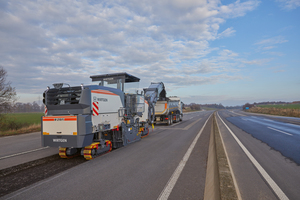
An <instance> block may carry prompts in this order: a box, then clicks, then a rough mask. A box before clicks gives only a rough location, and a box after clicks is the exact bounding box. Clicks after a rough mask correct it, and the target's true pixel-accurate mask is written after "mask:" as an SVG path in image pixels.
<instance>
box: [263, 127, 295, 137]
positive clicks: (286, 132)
mask: <svg viewBox="0 0 300 200" xmlns="http://www.w3.org/2000/svg"><path fill="white" fill-rule="evenodd" d="M268 128H269V129H272V130H274V131H278V132H280V133H284V134H286V135H291V136H293V134H290V133H287V132H284V131H281V130H278V129H276V128H272V127H268Z"/></svg>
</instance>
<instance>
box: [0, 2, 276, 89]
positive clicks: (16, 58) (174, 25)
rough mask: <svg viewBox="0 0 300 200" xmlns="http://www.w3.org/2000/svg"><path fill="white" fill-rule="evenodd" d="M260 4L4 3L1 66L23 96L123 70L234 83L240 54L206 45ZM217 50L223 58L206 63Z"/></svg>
mask: <svg viewBox="0 0 300 200" xmlns="http://www.w3.org/2000/svg"><path fill="white" fill-rule="evenodd" d="M258 4H259V1H255V0H248V1H243V2H240V1H235V2H234V3H230V4H227V5H222V3H221V1H218V0H214V1H206V0H200V1H194V0H187V1H181V0H153V1H146V0H128V1H120V0H111V1H101V2H98V1H88V0H86V1H72V0H65V1H59V0H50V1H46V0H40V1H21V0H14V1H9V2H1V6H0V16H1V17H0V64H1V65H2V66H4V67H5V68H6V69H7V70H8V75H9V78H10V80H11V81H12V82H13V85H14V86H15V87H16V88H17V91H18V92H21V93H41V91H43V89H44V88H45V87H46V86H47V85H51V83H53V82H68V83H70V84H72V85H78V84H80V83H82V82H83V83H85V82H89V76H90V75H93V74H101V73H111V72H120V71H127V72H129V73H132V74H134V75H136V76H139V77H141V78H145V79H146V81H148V82H150V81H152V80H157V81H159V80H164V81H165V82H166V83H169V84H170V85H172V86H174V87H177V86H182V85H200V84H207V83H215V82H218V81H220V80H225V81H230V80H235V79H237V78H238V76H234V75H228V74H226V73H227V72H228V71H231V72H232V71H234V70H236V69H235V68H236V67H237V66H238V65H239V64H238V63H241V62H240V61H239V62H236V61H233V60H230V59H232V58H236V57H238V54H237V53H235V52H232V51H230V50H228V49H224V50H223V49H216V48H211V47H210V45H209V43H210V41H213V40H218V39H222V38H224V37H230V36H232V35H234V33H235V30H234V28H233V27H229V28H225V30H224V31H220V25H221V24H224V22H225V21H226V20H227V19H229V18H235V17H240V16H244V15H245V14H246V13H247V12H249V11H251V10H253V9H255V8H256V7H257V6H258ZM261 42H262V43H266V44H267V43H268V45H274V44H271V42H263V41H261ZM275 44H276V43H275ZM260 45H262V44H260ZM213 51H218V52H219V54H218V56H217V57H214V58H212V59H211V60H207V59H206V56H207V55H209V54H210V53H212V52H213ZM205 59H206V60H205ZM187 68H189V71H188V69H187ZM158 74H159V75H160V76H159V77H158V76H157V75H158ZM195 74H197V75H198V76H196V75H195ZM203 74H205V75H207V76H203V77H202V76H201V75H203ZM158 79H159V80H158ZM175 79H177V81H174V80H175Z"/></svg>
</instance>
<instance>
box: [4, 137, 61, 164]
mask: <svg viewBox="0 0 300 200" xmlns="http://www.w3.org/2000/svg"><path fill="white" fill-rule="evenodd" d="M57 153H58V149H57V148H49V147H42V145H41V133H40V132H36V133H29V134H23V135H15V136H8V137H0V170H1V169H5V168H8V167H12V166H15V165H19V164H22V163H26V162H29V161H32V160H36V159H39V158H44V157H46V156H50V155H54V154H57Z"/></svg>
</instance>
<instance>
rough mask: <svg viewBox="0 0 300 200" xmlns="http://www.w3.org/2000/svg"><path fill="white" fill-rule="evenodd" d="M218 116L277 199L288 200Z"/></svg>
mask: <svg viewBox="0 0 300 200" xmlns="http://www.w3.org/2000/svg"><path fill="white" fill-rule="evenodd" d="M217 114H218V117H219V118H220V120H221V121H222V122H223V124H224V125H225V127H226V128H227V129H228V131H229V132H230V133H231V135H232V137H233V138H234V139H235V141H236V142H237V143H238V144H239V145H240V147H241V148H242V149H243V151H244V152H245V154H246V155H247V156H248V158H249V159H250V161H251V162H252V163H253V165H254V166H255V167H256V169H257V170H258V171H259V172H260V174H261V175H262V176H263V177H264V179H265V180H266V181H267V183H268V184H269V185H270V187H271V188H272V190H273V191H274V192H275V194H276V195H277V196H278V198H279V199H282V200H288V199H289V198H288V197H287V196H286V195H285V194H284V192H283V191H282V190H281V189H280V187H279V186H278V185H277V184H276V183H275V181H274V180H273V179H272V178H271V177H270V175H269V174H268V173H267V172H266V170H264V168H263V167H262V166H261V165H260V164H259V163H258V162H257V160H256V159H255V158H254V157H253V156H252V154H251V153H250V152H249V151H248V149H247V148H246V147H245V146H244V145H243V143H242V142H241V141H240V140H239V139H238V138H237V137H236V135H235V134H234V133H233V132H232V131H231V130H230V128H229V127H228V126H227V125H226V124H225V122H224V121H223V120H222V119H221V117H220V115H219V113H217Z"/></svg>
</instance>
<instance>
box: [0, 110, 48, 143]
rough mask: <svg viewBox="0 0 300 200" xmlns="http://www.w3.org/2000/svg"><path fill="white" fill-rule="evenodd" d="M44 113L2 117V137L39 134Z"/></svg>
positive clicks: (0, 129)
mask: <svg viewBox="0 0 300 200" xmlns="http://www.w3.org/2000/svg"><path fill="white" fill-rule="evenodd" d="M41 116H43V113H10V114H5V115H2V116H1V118H0V119H1V120H0V137H1V136H8V135H18V134H23V133H31V132H38V131H40V130H41Z"/></svg>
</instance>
